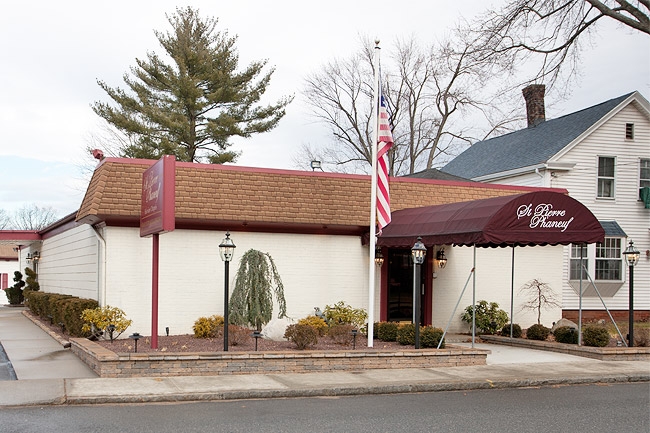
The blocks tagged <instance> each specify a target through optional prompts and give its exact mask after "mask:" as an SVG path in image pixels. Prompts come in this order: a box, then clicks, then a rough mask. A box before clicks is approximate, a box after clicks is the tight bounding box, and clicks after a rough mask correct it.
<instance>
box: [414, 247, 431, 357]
mask: <svg viewBox="0 0 650 433" xmlns="http://www.w3.org/2000/svg"><path fill="white" fill-rule="evenodd" d="M411 255H412V256H413V305H414V307H413V308H415V348H416V349H419V348H420V265H422V263H424V257H425V256H426V255H427V247H425V246H424V244H423V243H422V238H421V237H420V236H418V240H417V242H416V243H415V244H414V245H413V247H412V248H411Z"/></svg>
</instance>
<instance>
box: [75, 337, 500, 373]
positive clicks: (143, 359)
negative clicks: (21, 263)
mask: <svg viewBox="0 0 650 433" xmlns="http://www.w3.org/2000/svg"><path fill="white" fill-rule="evenodd" d="M70 343H71V350H72V352H73V353H74V354H75V355H77V356H78V357H79V358H80V359H81V360H82V361H84V362H85V363H86V364H87V365H88V366H90V368H92V369H93V370H94V371H95V372H96V373H97V374H98V375H99V376H100V377H154V376H158V377H159V376H213V375H223V374H264V373H311V372H319V371H359V370H368V369H390V368H430V367H459V366H467V365H485V364H486V359H487V354H488V353H489V351H486V350H480V349H470V348H464V347H453V346H452V347H447V348H445V349H440V350H436V349H421V350H415V349H404V350H401V351H381V350H341V351H309V350H306V351H291V352H214V353H119V354H117V353H114V352H112V351H110V350H108V349H106V348H104V347H102V346H100V345H99V344H97V343H94V342H92V341H89V340H87V339H83V338H73V339H71V340H70Z"/></svg>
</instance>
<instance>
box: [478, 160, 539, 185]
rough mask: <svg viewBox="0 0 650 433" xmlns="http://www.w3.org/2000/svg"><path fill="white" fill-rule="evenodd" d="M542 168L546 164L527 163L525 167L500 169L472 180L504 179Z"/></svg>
mask: <svg viewBox="0 0 650 433" xmlns="http://www.w3.org/2000/svg"><path fill="white" fill-rule="evenodd" d="M543 168H546V164H535V165H529V166H527V167H519V168H514V169H512V170H507V171H501V172H498V173H491V174H486V175H484V176H479V177H475V178H473V179H472V180H475V181H477V182H486V181H493V180H499V179H505V178H508V177H513V176H519V175H522V174H528V173H534V172H535V170H540V169H543Z"/></svg>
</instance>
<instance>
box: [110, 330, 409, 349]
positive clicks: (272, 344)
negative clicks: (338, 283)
mask: <svg viewBox="0 0 650 433" xmlns="http://www.w3.org/2000/svg"><path fill="white" fill-rule="evenodd" d="M229 341H231V340H230V339H229ZM367 341H368V340H367V339H366V337H365V336H361V335H358V336H357V341H356V349H357V350H362V349H363V350H390V351H396V350H404V349H413V346H402V345H400V344H399V343H395V342H385V341H377V340H375V342H374V345H373V347H372V348H369V347H366V346H367ZM97 343H98V344H100V345H101V346H103V347H105V348H107V349H110V350H112V351H113V352H116V353H122V352H133V351H134V341H133V340H131V339H118V340H113V342H111V341H107V340H99V341H97ZM353 347H355V346H354V345H353V344H352V343H350V344H337V343H335V342H334V341H333V340H332V339H330V338H328V337H320V338H319V339H318V343H317V344H316V345H315V346H312V347H310V348H309V350H328V351H333V350H337V351H338V350H353ZM228 350H229V351H230V352H252V351H254V350H255V339H254V338H253V337H247V338H242V339H241V340H240V341H238V342H237V344H232V341H231V344H230V345H229V346H228ZM257 350H258V351H264V352H277V351H283V352H286V351H297V350H298V349H297V348H296V345H295V344H293V343H291V342H289V341H274V340H268V339H265V338H259V339H258V341H257ZM222 351H223V337H221V338H196V337H194V335H190V334H185V335H170V336H159V337H158V348H157V349H152V348H151V338H150V337H143V338H141V339H140V340H138V353H149V352H170V353H179V352H181V353H182V352H222Z"/></svg>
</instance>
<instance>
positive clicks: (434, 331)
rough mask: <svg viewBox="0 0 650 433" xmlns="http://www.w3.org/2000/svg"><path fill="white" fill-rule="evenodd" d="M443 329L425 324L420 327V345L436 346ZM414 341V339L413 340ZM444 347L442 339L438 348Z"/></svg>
mask: <svg viewBox="0 0 650 433" xmlns="http://www.w3.org/2000/svg"><path fill="white" fill-rule="evenodd" d="M443 333H444V331H443V330H442V329H440V328H434V327H433V326H425V327H423V328H421V329H420V346H421V347H433V348H437V347H438V343H439V342H440V339H441V338H442V334H443ZM414 341H415V340H414ZM444 347H445V341H444V340H443V341H442V344H441V345H440V348H441V349H442V348H444Z"/></svg>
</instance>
